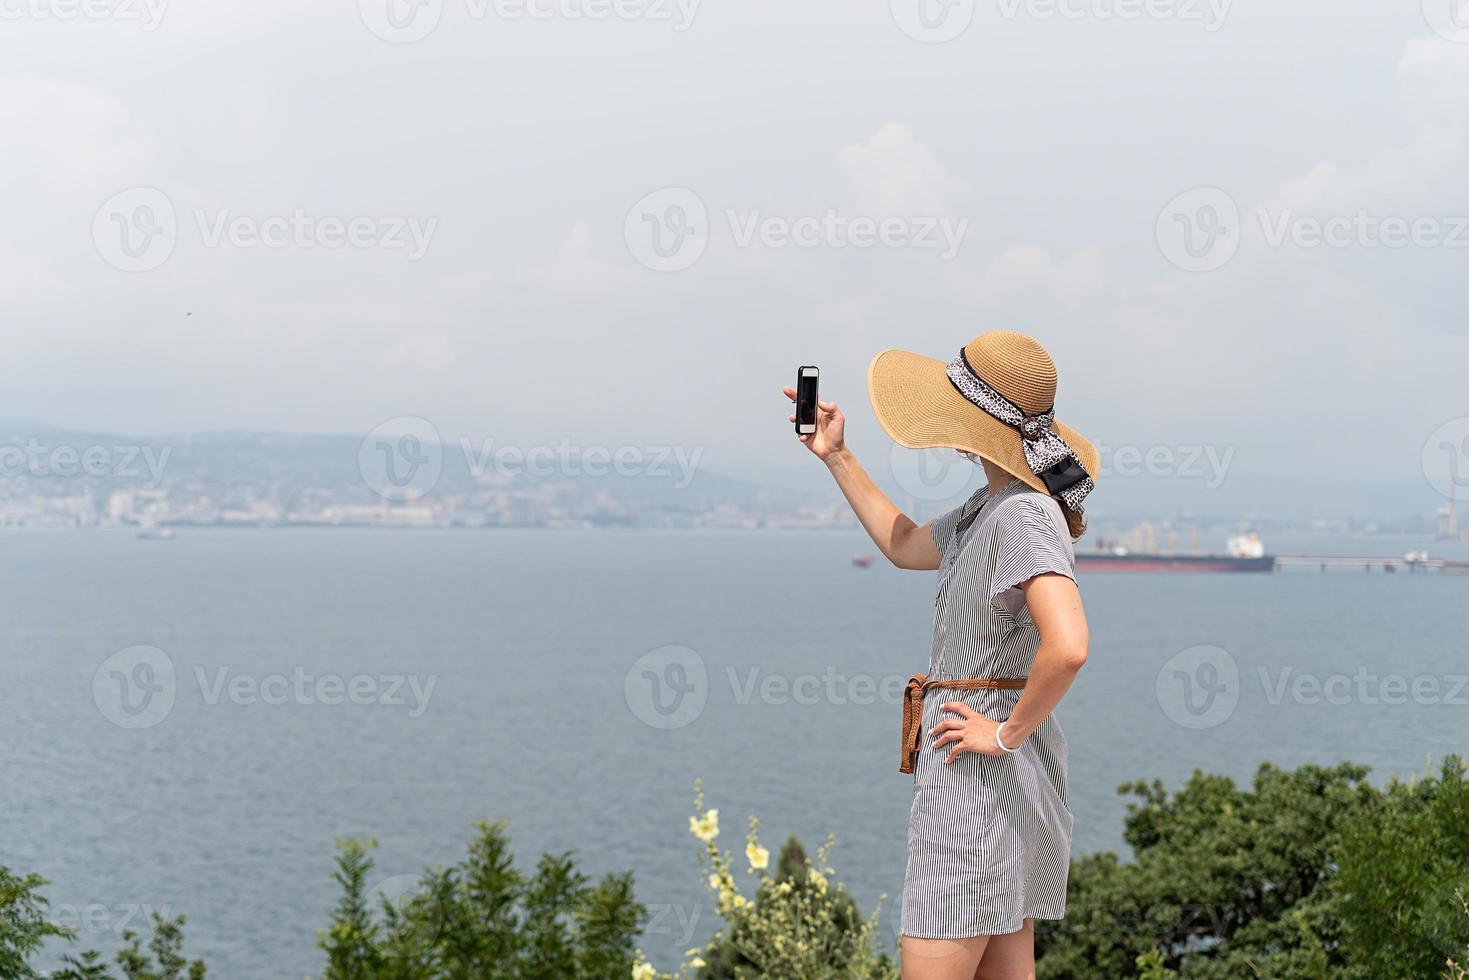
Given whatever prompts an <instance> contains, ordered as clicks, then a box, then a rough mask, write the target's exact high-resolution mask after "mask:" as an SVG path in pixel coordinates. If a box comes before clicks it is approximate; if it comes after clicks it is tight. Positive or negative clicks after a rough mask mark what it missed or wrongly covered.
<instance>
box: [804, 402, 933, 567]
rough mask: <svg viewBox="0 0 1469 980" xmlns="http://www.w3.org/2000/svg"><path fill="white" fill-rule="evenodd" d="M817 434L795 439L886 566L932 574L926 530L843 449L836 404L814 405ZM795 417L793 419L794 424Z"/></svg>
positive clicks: (841, 420)
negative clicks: (832, 483) (821, 468)
mask: <svg viewBox="0 0 1469 980" xmlns="http://www.w3.org/2000/svg"><path fill="white" fill-rule="evenodd" d="M785 393H786V397H787V398H789V399H790V400H791V401H795V400H796V391H795V389H794V388H789V387H788V388H786V389H785ZM816 409H817V410H816V431H815V432H814V433H811V434H809V435H803V436H799V437H798V438H799V439H800V440H801V442H802V443H804V444H805V446H806V448H807V449H809V450H811V452H812V453H814V454H815V455H816V457H817V458H818V459H820V460H821V461H822V462H824V463H825V464H826V468H827V469H828V470H830V471H831V475H832V476H833V477H834V478H835V479H836V481H837V486H838V487H840V488H841V491H842V495H843V496H844V497H846V498H847V503H849V504H851V506H852V511H853V513H855V514H856V515H857V520H859V521H861V522H862V526H863V527H864V528H865V529H866V530H867V534H868V535H869V536H870V537H871V538H872V541H873V543H874V544H876V545H877V547H878V550H880V551H881V552H882V553H883V555H884V556H885V557H886V558H887V560H888V561H890V562H892V563H893V564H894V565H896V566H898V567H899V568H910V569H915V570H919V571H932V570H933V569H935V568H938V567H939V558H940V555H939V549H938V545H936V544H934V542H933V533H932V530H931V528H930V527H929V525H927V524H924V525H922V526H921V527H920V526H919V525H917V524H915V523H913V520H912V518H910V517H908V515H906V514H904V513H903V512H902V511H900V510H898V507H897V505H896V504H894V503H893V502H892V501H891V500H889V499H888V495H887V494H885V493H883V492H882V491H881V490H880V489H878V486H877V484H875V483H873V482H872V478H871V477H870V476H868V475H867V471H866V470H864V469H863V468H862V464H861V463H858V462H857V457H855V456H853V455H852V451H851V450H850V449H848V448H847V445H846V441H845V438H844V435H845V429H846V418H845V417H844V416H843V415H842V413H841V410H840V409H838V408H837V405H836V402H822V401H819V402H817V403H816ZM795 420H796V417H795V416H794V415H792V416H791V421H792V422H794V421H795Z"/></svg>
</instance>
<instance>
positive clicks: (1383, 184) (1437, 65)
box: [1271, 39, 1469, 215]
mask: <svg viewBox="0 0 1469 980" xmlns="http://www.w3.org/2000/svg"><path fill="white" fill-rule="evenodd" d="M1398 92H1399V97H1400V100H1401V102H1402V104H1403V109H1404V112H1405V113H1406V115H1407V118H1408V122H1409V123H1410V124H1411V125H1412V126H1413V127H1414V130H1413V135H1412V138H1411V139H1410V140H1409V141H1408V142H1407V143H1406V144H1404V145H1402V146H1397V147H1389V148H1384V149H1382V150H1381V151H1380V152H1379V153H1378V154H1377V155H1376V156H1375V157H1373V158H1372V159H1371V160H1369V161H1368V162H1367V163H1365V164H1364V165H1362V166H1361V167H1358V168H1355V169H1354V168H1352V167H1349V166H1345V165H1342V164H1338V163H1332V162H1329V161H1323V162H1321V163H1319V164H1317V165H1316V166H1315V167H1314V168H1312V169H1311V170H1310V172H1308V173H1306V174H1304V175H1302V176H1300V177H1297V178H1294V179H1292V180H1289V181H1286V182H1285V183H1284V184H1283V185H1281V187H1280V189H1279V190H1278V191H1277V192H1276V194H1275V200H1274V201H1272V202H1271V206H1272V207H1276V208H1280V207H1288V208H1299V209H1303V210H1309V211H1316V212H1321V211H1331V212H1333V213H1348V214H1350V213H1353V212H1355V211H1357V210H1358V209H1362V208H1366V209H1369V210H1373V209H1377V210H1382V209H1403V208H1409V209H1413V208H1416V209H1419V210H1422V209H1423V208H1431V207H1433V206H1434V205H1435V203H1441V204H1443V205H1457V207H1459V208H1460V209H1462V208H1463V206H1464V194H1463V192H1464V187H1465V184H1464V176H1465V174H1466V173H1469V45H1455V44H1447V43H1445V42H1444V41H1442V40H1439V39H1428V40H1414V41H1411V42H1409V43H1408V45H1407V47H1406V48H1405V49H1404V52H1403V55H1402V57H1401V58H1400V59H1399V62H1398ZM1455 193H1457V194H1458V200H1457V201H1454V200H1453V199H1452V198H1451V197H1450V195H1453V194H1455ZM1446 213H1447V212H1443V211H1440V212H1438V214H1439V215H1442V214H1446Z"/></svg>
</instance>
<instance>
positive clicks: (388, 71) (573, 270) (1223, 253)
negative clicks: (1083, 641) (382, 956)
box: [0, 0, 1469, 479]
mask: <svg viewBox="0 0 1469 980" xmlns="http://www.w3.org/2000/svg"><path fill="white" fill-rule="evenodd" d="M526 2H528V3H529V8H530V9H529V10H527V7H526V3H525V2H519V0H501V2H499V3H495V2H493V0H421V5H420V6H417V7H415V6H413V5H412V4H411V3H409V2H407V0H362V2H360V3H358V2H356V0H330V2H328V0H317V2H310V3H303V2H301V0H86V4H87V5H86V6H82V7H81V9H79V8H78V5H79V4H80V3H81V0H0V16H3V17H4V19H5V23H4V24H3V25H0V27H3V29H0V70H3V74H0V132H3V134H4V141H5V146H4V152H3V153H0V326H3V335H4V336H3V342H4V347H3V350H4V355H5V358H4V359H5V364H6V368H7V370H6V372H5V375H6V380H5V385H4V393H3V395H0V414H3V415H17V416H26V417H31V418H36V419H41V420H45V421H48V422H53V423H57V424H62V425H68V426H73V427H85V428H90V429H107V430H113V431H122V432H133V433H164V432H177V431H199V430H217V429H248V430H287V431H341V432H366V431H367V430H369V429H371V428H373V427H374V426H376V425H378V424H379V423H380V422H382V421H383V420H384V419H388V418H392V417H396V416H418V417H423V418H426V419H429V420H431V421H432V422H433V424H434V425H435V426H436V427H437V428H438V430H439V431H440V432H441V433H442V434H443V435H444V437H445V438H446V439H455V438H457V437H459V436H460V435H473V436H475V437H476V438H482V437H491V438H494V439H496V440H497V441H499V442H500V443H502V444H514V445H520V446H532V445H536V444H543V443H554V442H556V441H559V440H562V439H566V440H570V441H571V442H572V443H573V444H576V445H599V446H613V447H615V446H622V445H648V444H667V443H676V444H681V445H686V446H702V447H705V449H706V454H705V460H704V465H706V466H709V467H710V468H712V469H718V470H721V471H725V472H729V471H731V470H734V471H738V470H739V469H741V468H744V469H747V470H750V471H752V472H755V471H759V472H767V471H772V470H780V469H781V468H783V467H792V468H794V467H798V466H802V465H804V464H805V463H806V461H805V460H804V459H802V458H801V457H800V455H799V453H798V452H796V450H797V448H798V447H796V446H795V445H794V442H793V439H794V437H793V436H791V435H790V432H789V427H788V424H787V423H786V422H785V409H784V407H783V406H782V405H781V404H780V403H779V401H778V400H779V397H780V396H779V393H778V388H779V387H780V386H781V385H783V384H786V383H789V382H790V380H791V379H792V377H793V375H794V370H795V367H796V366H797V365H799V364H804V363H815V364H819V365H820V366H821V368H822V370H823V380H822V387H823V392H824V394H826V395H827V396H828V397H835V398H836V399H837V400H838V401H839V402H840V403H841V404H842V405H843V407H844V408H845V409H846V410H847V411H848V412H849V413H850V414H851V415H852V417H853V422H852V426H851V428H852V432H851V439H852V441H853V442H854V444H855V445H856V446H857V448H858V450H859V452H860V453H862V454H864V455H866V456H867V457H869V458H881V459H883V460H886V458H887V456H888V443H887V442H886V440H885V438H883V437H882V435H881V433H880V432H879V431H878V430H877V428H876V426H875V423H874V422H873V421H872V417H871V411H870V409H869V407H868V406H867V402H866V395H865V391H864V381H865V371H866V365H867V362H868V360H869V359H870V358H871V356H872V355H873V354H874V353H875V352H877V351H878V350H880V349H882V348H885V347H895V346H896V347H905V348H908V349H911V350H916V351H920V352H923V353H926V354H930V355H933V356H936V357H944V358H948V357H951V356H952V355H953V354H954V352H955V351H956V350H957V348H958V347H960V346H961V345H962V344H963V343H965V342H966V341H967V340H969V339H970V338H971V337H972V336H973V335H974V334H976V333H978V332H980V331H982V330H986V329H993V328H1011V329H1021V330H1026V331H1028V332H1031V333H1033V334H1035V335H1036V336H1037V337H1038V338H1040V339H1041V340H1042V342H1043V343H1045V344H1046V345H1047V346H1048V347H1049V348H1050V349H1051V351H1052V353H1053V355H1054V356H1055V359H1056V361H1057V362H1058V364H1059V367H1060V371H1061V390H1060V396H1059V405H1058V407H1059V412H1060V415H1061V417H1062V418H1063V419H1064V420H1066V421H1068V422H1070V423H1071V424H1072V425H1073V426H1075V427H1076V428H1078V429H1080V430H1081V431H1083V432H1085V433H1087V434H1089V435H1091V436H1093V437H1094V438H1095V439H1096V440H1097V441H1098V442H1100V443H1102V444H1103V445H1104V447H1124V446H1136V447H1144V448H1146V447H1150V446H1156V445H1161V446H1189V445H1197V446H1211V447H1215V448H1216V449H1219V450H1221V451H1227V450H1232V451H1233V452H1234V453H1235V461H1234V464H1233V465H1234V466H1236V467H1237V468H1239V469H1240V471H1242V472H1259V473H1282V474H1283V473H1299V472H1302V471H1303V470H1305V471H1308V472H1315V473H1328V474H1329V473H1340V472H1346V473H1349V474H1351V475H1354V476H1384V477H1395V478H1396V477H1401V478H1410V477H1411V478H1415V479H1416V478H1418V477H1419V475H1420V470H1421V463H1420V456H1421V453H1422V451H1423V447H1424V443H1425V440H1427V439H1428V438H1429V436H1430V433H1432V432H1434V430H1435V429H1436V428H1438V427H1439V426H1441V425H1442V424H1443V423H1445V422H1446V421H1449V420H1452V419H1456V418H1460V417H1462V416H1465V415H1469V395H1466V386H1465V365H1466V363H1469V362H1466V355H1469V324H1466V321H1465V309H1466V301H1469V275H1466V272H1469V227H1466V225H1469V222H1466V221H1464V220H1463V218H1462V216H1465V215H1469V181H1466V179H1465V177H1466V174H1469V43H1464V42H1469V30H1465V31H1463V32H1460V33H1456V32H1455V30H1454V22H1453V20H1452V14H1453V10H1452V8H1451V3H1452V2H1456V0H1428V2H1427V3H1426V4H1425V6H1424V7H1423V8H1422V9H1420V7H1419V3H1418V0H1402V2H1395V3H1391V4H1385V3H1382V2H1381V0H1238V2H1235V3H1232V4H1231V3H1227V2H1225V0H1212V3H1211V2H1210V0H1147V2H1146V3H1144V2H1143V0H985V2H980V3H978V4H971V3H969V2H967V0H957V2H954V0H950V6H948V7H945V6H944V4H943V3H941V2H940V0H928V2H929V3H930V4H931V6H930V7H928V8H927V9H926V10H920V9H918V8H919V7H920V0H894V2H893V3H891V4H890V3H888V2H887V0H865V2H860V3H858V2H853V0H827V2H808V3H799V4H798V3H790V2H788V0H783V2H776V0H738V2H734V0H704V2H697V3H696V2H694V0H682V2H679V0H616V3H615V4H614V3H613V2H612V0H579V2H578V0H526ZM390 3H392V4H398V5H399V6H397V7H396V8H393V9H390V8H389V4H390ZM1057 3H1059V6H1057ZM925 14H926V15H927V16H924V15H925ZM943 15H946V16H943ZM1461 15H1462V17H1461V19H1462V21H1463V23H1464V24H1465V25H1466V27H1469V10H1464V11H1461ZM139 188H141V189H142V190H139ZM668 188H675V189H676V190H671V191H670V190H667V189H668ZM1199 188H1205V189H1206V190H1203V191H1199V190H1196V189H1199ZM1186 192H1193V193H1191V194H1188V193H1186ZM650 195H651V196H650ZM1179 195H1185V196H1184V197H1182V198H1180V197H1179ZM645 199H646V200H645ZM640 202H641V203H640ZM1231 208H1236V209H1237V210H1238V214H1237V215H1236V214H1234V213H1232V211H1231ZM1262 209H1263V211H1264V212H1265V213H1264V216H1262V215H1261V213H1260V212H1261V211H1262ZM1359 216H1365V219H1364V218H1363V217H1359ZM1456 218H1458V219H1459V220H1455V219H1456ZM803 219H804V220H803ZM1330 219H1347V222H1348V224H1349V225H1350V227H1347V225H1344V224H1342V223H1341V222H1340V221H1338V222H1337V223H1336V224H1332V223H1331V220H1330ZM1322 221H1325V222H1327V223H1326V224H1325V225H1324V226H1320V225H1315V226H1313V222H1318V223H1319V222H1322ZM323 222H324V223H323ZM1394 222H1398V223H1399V224H1400V225H1411V232H1410V238H1411V240H1410V241H1408V242H1407V243H1406V244H1404V243H1402V242H1401V241H1399V242H1398V246H1397V247H1389V245H1385V244H1384V240H1385V239H1393V238H1394V235H1395V234H1397V232H1400V231H1401V230H1402V229H1401V227H1399V228H1397V230H1396V231H1394V229H1393V225H1394ZM292 224H296V225H301V226H302V227H299V228H293V227H291V225H292ZM864 225H865V226H866V231H867V232H868V233H870V232H871V231H872V228H873V227H876V226H878V225H881V226H882V227H883V228H884V229H885V231H884V236H885V238H886V241H879V242H877V243H876V244H870V243H865V241H864V239H863V234H864ZM1313 227H1318V228H1319V227H1325V229H1326V231H1327V232H1328V234H1330V233H1333V229H1334V233H1335V234H1336V235H1337V236H1338V238H1339V240H1338V241H1337V242H1336V244H1332V245H1326V244H1319V243H1315V242H1314V240H1313V238H1312V228H1313ZM302 228H304V229H305V230H302ZM1374 229H1375V230H1374ZM785 232H792V233H793V237H794V238H796V239H798V241H793V240H790V238H788V237H783V236H784V234H785ZM279 234H283V235H284V237H283V238H282V237H277V236H278V235H279ZM655 235H656V236H657V237H656V239H655V238H654V236H655ZM262 236H263V237H264V238H266V239H269V241H270V242H271V243H270V244H266V243H264V242H263V241H262V240H261V239H262ZM344 237H350V238H352V239H353V240H354V241H355V244H346V245H344V244H342V239H343V238H344ZM1397 237H1398V238H1399V239H1400V238H1401V237H1402V236H1401V235H1397ZM864 244H868V247H862V246H863V245H864ZM1454 431H1457V430H1454ZM1465 472H1466V474H1469V469H1466V471H1465Z"/></svg>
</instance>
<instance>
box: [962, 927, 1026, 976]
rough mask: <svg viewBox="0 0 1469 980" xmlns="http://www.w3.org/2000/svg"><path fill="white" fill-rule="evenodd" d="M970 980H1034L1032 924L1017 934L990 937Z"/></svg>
mask: <svg viewBox="0 0 1469 980" xmlns="http://www.w3.org/2000/svg"><path fill="white" fill-rule="evenodd" d="M974 980H1035V920H1034V919H1026V920H1025V925H1024V926H1023V927H1022V928H1021V929H1020V931H1019V932H1011V933H1007V934H1006V935H1003V936H991V937H990V941H989V945H988V946H987V947H985V951H984V956H983V958H982V959H981V960H980V961H979V970H978V971H976V972H975V974H974Z"/></svg>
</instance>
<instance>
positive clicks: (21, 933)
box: [0, 867, 74, 980]
mask: <svg viewBox="0 0 1469 980" xmlns="http://www.w3.org/2000/svg"><path fill="white" fill-rule="evenodd" d="M45 885H46V879H44V878H42V877H41V876H40V875H26V876H25V877H24V878H19V877H16V875H14V874H13V873H11V871H10V869H9V868H5V867H0V977H15V978H17V980H30V978H32V977H35V976H36V972H35V971H34V970H32V969H31V968H30V966H29V965H28V964H27V961H28V960H29V959H30V958H31V956H32V955H33V954H34V953H35V952H36V951H37V950H39V949H40V948H41V947H42V946H43V945H44V944H45V943H46V941H47V940H48V939H70V938H72V936H73V935H74V934H73V933H72V931H71V930H70V929H67V928H65V927H63V926H58V925H56V924H55V923H53V922H51V921H50V920H49V919H47V918H46V909H47V908H48V906H49V903H47V901H46V899H45V897H44V896H42V895H41V889H42V888H44V887H45Z"/></svg>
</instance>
